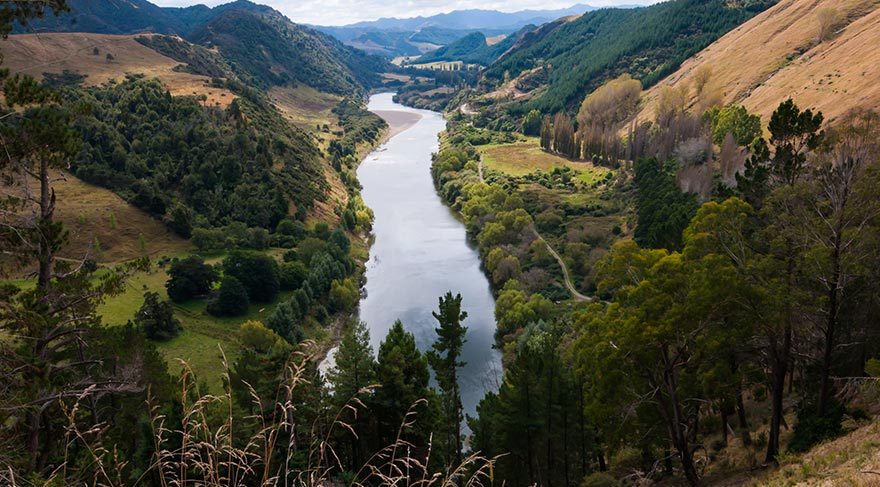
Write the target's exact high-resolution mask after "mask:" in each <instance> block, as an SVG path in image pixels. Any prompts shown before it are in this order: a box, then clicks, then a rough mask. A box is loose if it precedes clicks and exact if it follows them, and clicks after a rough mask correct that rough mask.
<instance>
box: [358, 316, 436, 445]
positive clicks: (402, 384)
mask: <svg viewBox="0 0 880 487" xmlns="http://www.w3.org/2000/svg"><path fill="white" fill-rule="evenodd" d="M429 378H430V374H429V373H428V361H427V360H426V359H425V357H424V355H422V353H421V352H419V349H418V348H417V347H416V338H415V337H414V336H413V334H412V333H409V332H407V331H406V330H404V328H403V323H401V322H400V320H398V321H396V322H394V326H392V327H391V330H389V331H388V336H386V337H385V340H384V341H383V342H382V343H381V344H380V345H379V354H378V357H377V360H376V384H377V385H378V389H377V390H376V392H375V394H374V395H373V398H372V400H371V405H370V411H372V412H373V414H374V415H375V417H376V422H377V426H378V435H377V437H378V438H377V439H378V441H379V443H378V444H377V445H375V446H378V447H384V446H387V445H390V444H391V443H393V442H394V441H395V439H396V438H397V434H398V431H400V430H401V428H402V427H403V424H404V419H408V420H411V419H417V420H418V421H417V422H416V425H415V429H412V428H404V430H403V432H402V433H403V438H406V439H409V440H411V441H413V442H415V443H416V444H417V445H419V446H424V445H426V444H427V440H428V437H429V435H430V432H431V431H432V418H431V417H429V413H430V412H431V407H432V406H433V394H432V391H431V389H430V388H429V387H428V380H429ZM410 410H412V411H413V412H414V413H415V414H416V415H417V417H416V418H407V413H408V412H409V411H410Z"/></svg>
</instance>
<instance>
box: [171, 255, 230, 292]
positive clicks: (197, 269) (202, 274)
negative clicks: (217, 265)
mask: <svg viewBox="0 0 880 487" xmlns="http://www.w3.org/2000/svg"><path fill="white" fill-rule="evenodd" d="M217 277H218V276H217V271H216V270H215V269H214V268H213V267H212V266H211V265H209V264H206V263H205V259H203V258H201V257H199V256H198V255H191V256H189V257H187V258H185V259H174V260H173V261H172V262H171V268H170V269H169V270H168V282H166V283H165V289H166V290H167V291H168V297H169V298H171V300H172V301H174V302H175V303H180V302H183V301H186V300H188V299H192V298H194V297H196V296H201V295H205V294H208V293H209V292H210V291H211V288H212V287H213V286H214V283H215V282H217Z"/></svg>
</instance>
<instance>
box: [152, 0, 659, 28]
mask: <svg viewBox="0 0 880 487" xmlns="http://www.w3.org/2000/svg"><path fill="white" fill-rule="evenodd" d="M229 1H231V0H202V1H198V0H153V2H154V3H156V4H158V5H161V6H166V7H172V6H173V7H180V6H185V5H193V4H197V3H205V4H207V5H218V4H221V3H227V2H229ZM253 1H255V2H256V3H262V4H266V5H270V6H272V7H274V8H275V9H277V10H279V11H281V12H282V13H284V14H285V15H287V16H288V17H290V19H291V20H293V21H294V22H298V23H307V24H318V25H344V24H350V23H353V22H359V21H362V20H375V19H377V18H379V17H416V16H419V15H433V14H438V13H442V12H449V11H451V10H462V9H472V8H480V9H488V10H500V11H503V12H514V11H517V10H525V9H533V10H534V9H556V8H564V7H569V6H571V5H574V4H577V3H585V4H588V5H593V6H596V7H608V6H614V5H632V4H647V3H654V1H652V0H580V1H578V0H567V1H566V0H563V1H556V0H506V1H504V0H501V1H498V0H482V1H481V0H253Z"/></svg>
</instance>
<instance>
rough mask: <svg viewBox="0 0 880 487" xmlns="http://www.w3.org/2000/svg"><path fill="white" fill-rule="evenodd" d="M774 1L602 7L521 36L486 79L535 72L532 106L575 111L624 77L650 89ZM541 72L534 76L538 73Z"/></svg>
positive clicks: (689, 0)
mask: <svg viewBox="0 0 880 487" xmlns="http://www.w3.org/2000/svg"><path fill="white" fill-rule="evenodd" d="M772 3H773V2H772V1H771V0H767V1H763V0H756V1H751V0H749V1H745V2H728V1H725V0H708V1H704V0H674V1H669V2H663V3H659V4H655V5H652V6H650V7H644V8H638V9H603V10H597V11H594V12H588V13H586V14H584V15H582V16H580V17H579V18H576V19H566V20H565V21H557V22H554V23H552V24H549V25H547V26H544V27H542V28H541V29H538V30H536V31H534V32H533V33H531V34H530V35H526V36H523V38H522V39H521V41H520V42H517V43H516V45H514V46H513V47H512V48H511V50H510V51H509V52H508V53H507V54H505V55H504V56H503V57H501V58H500V59H499V60H498V61H496V62H495V63H494V64H492V65H491V66H490V67H489V68H488V69H487V70H486V72H485V76H484V79H485V81H486V82H487V83H489V84H490V85H493V84H494V85H496V86H497V85H500V84H502V83H503V82H504V81H505V80H506V79H507V78H508V77H509V78H516V77H518V76H520V75H521V74H523V73H527V72H531V73H532V76H531V78H532V80H531V81H529V82H528V83H526V84H529V85H530V86H528V88H527V90H529V91H533V90H537V91H535V93H534V97H533V99H532V101H531V102H530V106H531V107H532V108H538V109H540V110H542V111H544V112H547V113H550V112H555V111H560V110H564V109H565V110H572V109H573V108H574V107H575V106H576V105H578V104H579V103H580V101H581V100H583V98H584V96H585V95H586V94H588V93H590V92H591V91H593V90H594V89H595V88H597V87H599V86H600V85H602V84H603V83H604V82H605V81H608V80H609V79H613V78H615V77H617V76H619V75H620V74H622V73H624V72H628V73H630V74H632V76H633V77H634V78H637V79H639V80H641V81H642V84H643V85H645V86H651V85H653V84H655V83H656V82H657V81H659V80H660V79H662V78H663V77H665V76H666V75H668V74H670V73H672V72H673V71H675V69H677V68H678V66H679V65H681V63H682V62H684V61H685V60H686V59H688V58H689V57H691V56H692V55H694V54H696V53H697V52H699V51H700V50H701V49H703V48H705V47H706V46H708V45H709V44H711V43H712V42H713V41H715V40H716V39H718V38H719V37H721V36H722V35H724V34H725V33H727V32H728V31H730V30H731V29H733V28H735V27H737V26H738V25H740V24H742V23H743V22H745V21H746V20H748V19H749V18H751V17H752V16H754V15H755V14H757V13H759V12H760V11H762V10H763V9H765V8H767V7H768V6H769V5H771V4H772ZM535 70H537V71H538V72H537V74H536V73H535Z"/></svg>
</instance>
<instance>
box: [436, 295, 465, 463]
mask: <svg viewBox="0 0 880 487" xmlns="http://www.w3.org/2000/svg"><path fill="white" fill-rule="evenodd" d="M439 308H440V312H439V313H438V312H436V311H434V312H432V313H431V314H433V315H434V319H436V320H437V322H438V323H439V324H440V326H439V328H435V329H434V331H436V332H437V337H438V338H437V340H436V341H435V342H434V345H433V347H432V350H430V351H429V352H428V354H427V356H428V362H429V363H430V364H431V368H432V369H434V376H435V377H436V378H437V384H438V385H439V386H440V390H441V391H442V395H441V404H442V411H443V418H442V421H441V426H442V427H443V429H444V430H445V432H446V434H445V435H443V436H444V437H445V438H444V439H443V443H444V447H445V451H444V453H445V454H446V457H447V465H458V464H459V463H461V450H462V444H461V422H462V421H463V420H464V413H463V411H462V405H461V390H460V389H459V384H458V369H459V368H461V367H464V366H465V365H466V363H465V362H463V361H462V360H461V349H462V346H463V345H464V342H465V334H466V333H467V327H465V326H462V324H461V322H462V321H464V320H465V319H466V318H467V312H466V311H462V310H461V294H456V295H455V296H454V297H453V296H452V292H447V293H446V295H445V296H441V297H440V298H439Z"/></svg>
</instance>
